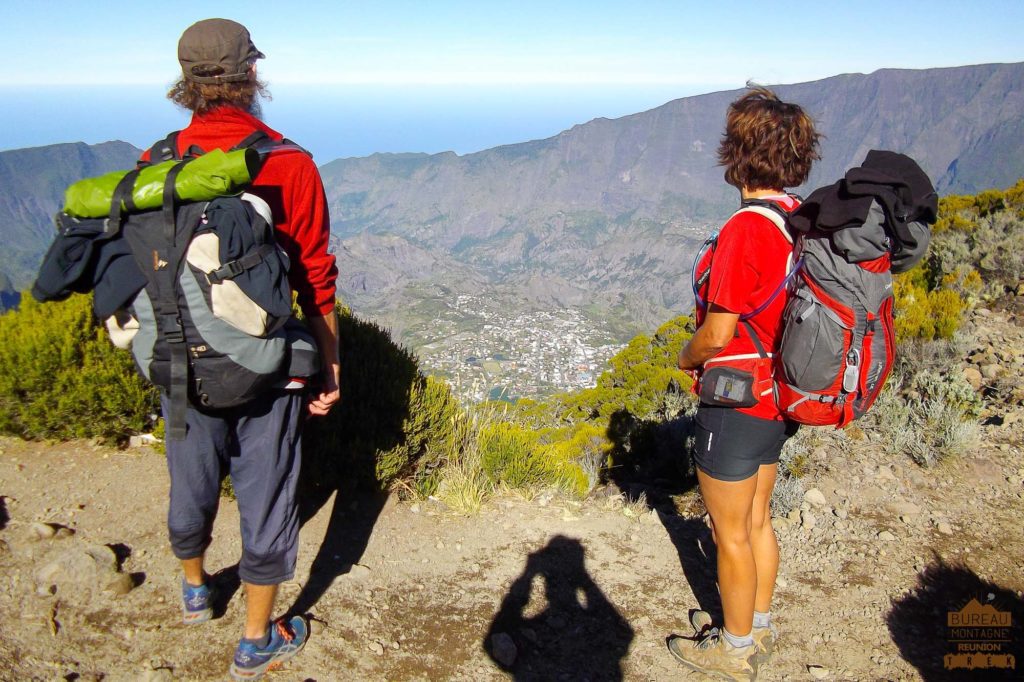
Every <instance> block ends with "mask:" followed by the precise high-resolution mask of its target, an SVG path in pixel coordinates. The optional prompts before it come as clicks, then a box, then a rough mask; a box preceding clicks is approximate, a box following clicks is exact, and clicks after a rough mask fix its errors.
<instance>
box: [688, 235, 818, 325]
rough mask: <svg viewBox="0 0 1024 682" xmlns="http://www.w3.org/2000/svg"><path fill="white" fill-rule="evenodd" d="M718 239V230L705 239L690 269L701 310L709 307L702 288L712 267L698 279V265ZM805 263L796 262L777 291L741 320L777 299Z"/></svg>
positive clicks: (696, 303)
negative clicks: (702, 294)
mask: <svg viewBox="0 0 1024 682" xmlns="http://www.w3.org/2000/svg"><path fill="white" fill-rule="evenodd" d="M717 240H718V233H717V232H716V233H715V234H713V235H711V236H710V237H708V238H707V239H706V240H704V243H703V244H702V245H701V247H700V248H699V249H698V250H697V255H696V256H694V258H693V267H692V268H691V269H690V282H691V283H692V285H693V302H694V304H695V305H696V306H697V307H698V308H700V309H701V310H706V309H707V307H708V306H707V303H706V302H705V301H704V299H703V298H701V295H700V288H701V287H702V286H704V283H705V282H707V280H708V277H709V276H710V275H711V267H710V266H708V269H707V270H705V271H704V273H703V274H701V276H700V278H699V279H698V277H697V265H698V264H699V263H700V260H701V259H702V258H703V257H704V254H706V253H707V251H708V249H709V248H711V247H713V246H714V244H715V242H716V241H717ZM803 265H804V259H803V258H801V259H800V260H798V261H797V262H796V263H794V264H793V268H792V269H791V270H790V271H789V274H787V275H786V277H785V278H784V279H783V280H782V281H781V282H779V286H777V287H775V291H773V292H772V293H771V296H769V297H768V298H767V299H765V301H764V303H762V304H761V305H759V306H757V308H755V309H754V310H751V311H750V312H749V313H744V314H742V315H740V321H746V320H749V319H750V318H752V317H754V316H755V315H757V314H759V313H761V312H762V311H763V310H764V309H765V308H767V307H768V306H769V305H770V304H771V302H772V301H774V300H775V297H776V296H778V295H779V294H781V293H782V292H783V291H784V290H785V289H786V287H788V286H789V283H790V282H792V281H793V278H794V277H796V274H797V273H798V272H800V269H801V268H802V267H803Z"/></svg>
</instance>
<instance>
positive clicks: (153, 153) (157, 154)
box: [135, 130, 181, 168]
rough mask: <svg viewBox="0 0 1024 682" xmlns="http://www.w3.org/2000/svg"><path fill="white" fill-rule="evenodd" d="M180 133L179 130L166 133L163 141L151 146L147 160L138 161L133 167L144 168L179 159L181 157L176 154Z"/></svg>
mask: <svg viewBox="0 0 1024 682" xmlns="http://www.w3.org/2000/svg"><path fill="white" fill-rule="evenodd" d="M180 133H181V131H180V130H175V131H173V132H170V133H168V134H167V137H165V138H164V139H162V140H157V141H156V142H154V143H153V146H152V147H150V148H149V158H148V160H146V159H139V160H138V161H137V162H136V164H135V165H136V166H137V167H139V168H144V167H145V166H152V165H154V164H157V163H162V162H164V161H173V160H177V159H180V158H181V155H180V154H178V135H179V134H180Z"/></svg>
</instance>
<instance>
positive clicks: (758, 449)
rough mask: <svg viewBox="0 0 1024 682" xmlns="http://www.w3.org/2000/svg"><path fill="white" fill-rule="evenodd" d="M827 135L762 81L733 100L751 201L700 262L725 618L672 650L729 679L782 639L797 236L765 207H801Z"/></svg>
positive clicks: (706, 494) (707, 489)
mask: <svg viewBox="0 0 1024 682" xmlns="http://www.w3.org/2000/svg"><path fill="white" fill-rule="evenodd" d="M818 137H819V136H818V134H817V133H816V132H815V130H814V123H813V122H812V120H811V118H810V117H809V116H808V115H807V114H806V113H804V111H803V110H802V109H801V108H800V107H799V106H797V105H795V104H789V103H786V102H783V101H781V100H779V98H778V97H777V96H776V95H775V94H774V93H773V92H771V91H770V90H767V89H764V88H754V89H752V90H750V91H749V92H747V93H746V94H744V95H743V96H742V97H740V98H739V99H737V100H736V101H735V102H733V103H732V104H731V105H730V106H729V110H728V114H727V117H726V126H725V134H724V136H723V137H722V141H721V145H720V146H719V148H718V158H719V163H720V164H721V165H722V166H724V167H725V179H726V182H728V183H729V184H730V185H732V186H734V187H736V188H737V189H738V190H739V192H740V198H741V202H742V204H743V206H744V207H753V210H747V211H741V212H739V213H736V214H735V215H733V217H732V218H730V219H729V221H728V222H726V224H725V226H724V227H723V228H722V229H721V231H720V232H719V234H718V238H717V242H716V243H715V244H714V246H713V248H712V249H710V250H709V251H708V252H707V253H705V254H704V256H703V257H702V258H701V259H700V261H699V262H698V264H697V267H696V268H695V275H696V276H697V280H696V282H695V284H696V285H697V288H696V293H697V301H698V306H697V322H698V327H697V331H696V333H694V335H693V337H692V338H691V339H690V341H689V342H688V343H687V344H686V346H685V347H684V348H683V349H682V351H681V352H680V354H679V368H680V369H683V370H688V371H692V372H693V373H694V375H695V376H696V377H697V378H698V381H699V384H698V385H699V386H700V388H699V393H700V395H701V403H700V406H699V407H698V409H697V415H696V430H695V435H696V443H695V446H694V460H695V463H696V465H697V479H698V482H699V484H700V491H701V495H702V496H703V498H704V504H705V506H706V507H707V510H708V513H709V515H710V517H711V530H712V534H713V537H714V540H715V545H716V547H717V554H718V585H719V592H720V594H721V600H722V611H723V614H724V623H722V624H720V625H719V626H718V627H713V628H709V627H701V626H702V625H704V624H705V623H707V622H708V621H710V618H708V617H707V614H706V613H704V612H698V614H699V615H698V616H697V618H696V619H694V625H695V626H697V627H698V628H699V629H701V630H702V632H701V633H700V634H699V636H698V637H697V638H696V640H694V639H690V638H683V637H671V638H670V639H669V641H668V647H669V650H670V651H671V652H672V654H673V655H674V656H675V657H676V658H677V659H679V660H680V661H681V662H682V663H683V664H684V665H686V666H688V667H690V668H692V669H694V670H698V671H702V672H705V673H708V674H711V675H716V676H719V677H725V678H727V679H737V680H753V679H755V678H756V676H757V667H758V664H759V663H760V662H761V661H763V660H764V659H765V658H767V656H768V654H770V652H771V649H772V644H773V642H774V639H775V628H774V626H773V625H772V619H771V612H770V609H771V600H772V590H773V588H774V586H775V577H776V574H777V572H778V567H779V546H778V542H777V540H776V538H775V532H774V530H773V529H772V524H771V512H770V510H769V502H770V501H771V496H772V488H773V487H774V485H775V478H776V475H777V472H778V462H779V453H780V451H781V450H782V445H783V443H785V441H786V439H788V438H789V437H790V436H792V435H793V434H794V433H795V432H796V428H797V426H796V424H795V423H791V422H788V421H786V420H785V419H784V418H783V416H782V414H781V413H780V412H779V409H778V407H777V406H776V404H775V400H774V398H773V395H772V391H771V374H770V373H771V360H770V359H768V358H766V357H765V356H768V355H770V354H772V353H774V352H775V351H776V350H777V349H778V346H779V342H780V340H781V339H780V336H781V322H782V312H783V308H784V307H785V305H786V295H785V287H783V286H782V283H783V281H784V280H785V279H786V275H787V273H788V272H789V269H790V266H791V258H792V253H793V244H792V240H791V238H790V237H789V235H788V233H787V232H786V230H785V228H784V227H780V226H779V225H778V224H776V222H775V221H773V220H772V219H771V218H770V217H769V215H768V214H767V213H766V212H770V211H779V210H780V209H781V211H782V213H783V214H785V213H788V212H790V211H792V210H793V209H795V208H796V207H797V206H798V204H799V199H798V198H796V197H794V196H791V195H788V194H787V193H786V192H785V189H784V188H786V187H796V186H798V185H800V184H802V183H804V182H805V181H806V180H807V176H808V173H810V170H811V164H812V162H813V161H814V160H815V159H818V158H820V157H819V156H818V153H817V146H818ZM698 273H700V274H698ZM702 304H703V305H702ZM701 618H703V619H704V621H705V623H699V622H698V621H699V620H701Z"/></svg>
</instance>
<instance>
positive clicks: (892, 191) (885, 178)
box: [790, 149, 938, 271]
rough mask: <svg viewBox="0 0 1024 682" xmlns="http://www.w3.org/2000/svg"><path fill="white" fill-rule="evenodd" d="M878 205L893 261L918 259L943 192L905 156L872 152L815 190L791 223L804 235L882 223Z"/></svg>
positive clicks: (921, 253)
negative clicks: (875, 215) (875, 210)
mask: <svg viewBox="0 0 1024 682" xmlns="http://www.w3.org/2000/svg"><path fill="white" fill-rule="evenodd" d="M873 205H877V206H879V207H880V208H881V211H882V213H883V215H884V220H883V221H882V222H883V223H884V227H885V233H886V234H885V236H887V237H888V238H889V239H890V241H891V248H890V249H889V250H890V251H891V254H892V257H893V263H894V265H896V264H897V263H899V262H900V261H903V260H914V261H915V262H916V260H917V259H918V258H919V257H920V255H923V253H924V251H925V249H926V248H927V245H928V231H927V229H925V228H923V225H921V224H929V225H930V224H932V223H934V222H935V219H936V215H937V213H938V195H937V194H936V192H935V188H934V187H933V186H932V183H931V180H929V179H928V176H927V174H925V172H924V171H923V170H921V167H920V166H918V165H917V163H916V162H915V161H914V160H913V159H911V158H910V157H908V156H905V155H903V154H898V153H896V152H890V151H880V150H877V149H873V150H871V151H870V152H868V154H867V157H866V158H865V159H864V163H862V164H861V165H860V166H859V167H858V168H851V169H850V170H849V171H847V173H846V175H845V176H844V177H843V179H841V180H839V181H838V182H835V183H833V184H831V185H827V186H825V187H820V188H818V189H816V190H814V191H813V192H811V194H810V196H808V197H807V200H806V201H804V203H803V204H801V205H800V207H799V208H798V209H797V210H796V211H795V212H794V213H793V215H792V216H791V217H790V225H791V226H792V227H793V229H795V230H797V231H799V232H803V233H807V232H809V231H811V230H812V229H816V230H819V231H822V232H829V233H835V232H838V231H840V230H845V229H847V228H858V229H862V226H864V225H865V224H868V225H871V224H873V223H877V221H874V220H871V219H870V213H871V211H872V206H873ZM915 223H916V224H918V225H915ZM880 237H881V235H880ZM896 269H897V271H899V269H901V268H899V266H897V267H896Z"/></svg>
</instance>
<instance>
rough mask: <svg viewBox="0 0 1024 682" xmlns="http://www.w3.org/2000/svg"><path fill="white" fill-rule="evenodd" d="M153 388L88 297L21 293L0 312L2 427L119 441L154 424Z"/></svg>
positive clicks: (27, 434)
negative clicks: (51, 298)
mask: <svg viewBox="0 0 1024 682" xmlns="http://www.w3.org/2000/svg"><path fill="white" fill-rule="evenodd" d="M156 411H157V395H156V391H155V389H153V388H152V387H149V386H147V385H145V384H144V382H143V381H142V379H141V378H139V376H138V375H137V374H136V372H135V369H134V365H133V363H132V359H131V355H130V354H129V353H128V352H126V351H123V350H118V349H117V348H115V347H114V346H113V344H111V342H110V340H109V339H108V338H107V333H106V331H105V330H104V329H103V328H101V327H99V326H98V325H97V324H96V323H95V322H94V320H93V315H92V305H91V298H90V297H88V296H81V295H75V296H72V297H71V298H69V299H68V300H66V301H62V302H60V303H46V304H40V303H37V302H35V301H34V300H33V299H32V298H31V296H28V295H25V296H22V301H21V306H20V308H19V309H18V310H13V311H9V312H7V313H5V314H3V315H2V316H0V430H2V431H3V432H4V433H8V434H12V435H16V436H20V437H22V438H28V439H39V438H54V439H68V438H93V437H95V438H101V439H103V440H107V441H111V442H116V443H123V442H124V441H126V440H127V439H128V437H129V436H130V435H132V434H135V433H140V432H142V431H146V430H148V429H150V428H152V426H153V422H152V415H153V413H154V412H156Z"/></svg>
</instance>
